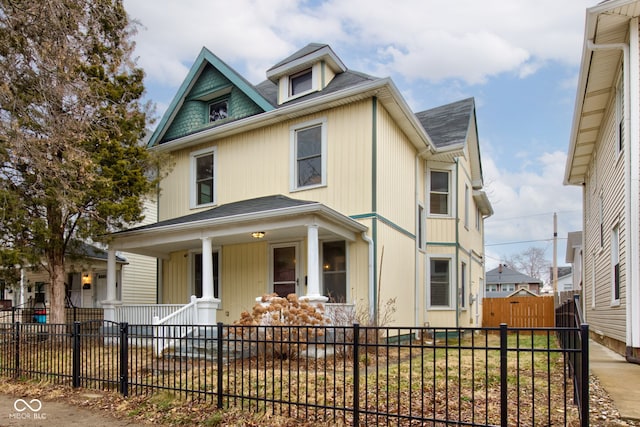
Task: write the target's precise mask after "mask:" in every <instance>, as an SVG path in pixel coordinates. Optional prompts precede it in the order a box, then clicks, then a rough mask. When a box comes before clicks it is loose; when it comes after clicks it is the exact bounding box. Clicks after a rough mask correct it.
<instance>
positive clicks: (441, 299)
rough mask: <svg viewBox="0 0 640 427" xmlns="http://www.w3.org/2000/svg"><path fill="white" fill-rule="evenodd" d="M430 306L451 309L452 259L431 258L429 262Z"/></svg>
mask: <svg viewBox="0 0 640 427" xmlns="http://www.w3.org/2000/svg"><path fill="white" fill-rule="evenodd" d="M429 305H430V306H431V307H442V308H445V307H446V308H448V307H451V259H450V258H431V259H430V262H429Z"/></svg>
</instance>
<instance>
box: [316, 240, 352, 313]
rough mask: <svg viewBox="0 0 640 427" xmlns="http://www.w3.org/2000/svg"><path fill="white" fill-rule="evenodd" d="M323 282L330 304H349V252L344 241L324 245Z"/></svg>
mask: <svg viewBox="0 0 640 427" xmlns="http://www.w3.org/2000/svg"><path fill="white" fill-rule="evenodd" d="M322 281H323V285H324V294H325V295H326V296H328V297H329V302H347V252H346V245H345V241H344V240H341V241H337V242H324V243H323V244H322Z"/></svg>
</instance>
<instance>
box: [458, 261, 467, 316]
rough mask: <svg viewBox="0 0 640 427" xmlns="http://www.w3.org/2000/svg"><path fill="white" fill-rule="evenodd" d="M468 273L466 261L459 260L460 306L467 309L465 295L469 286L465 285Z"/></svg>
mask: <svg viewBox="0 0 640 427" xmlns="http://www.w3.org/2000/svg"><path fill="white" fill-rule="evenodd" d="M467 281H468V274H467V263H466V262H464V261H461V262H460V297H459V298H460V308H461V309H463V310H466V309H467V303H468V301H467V299H468V298H467V295H466V293H467V292H469V286H467Z"/></svg>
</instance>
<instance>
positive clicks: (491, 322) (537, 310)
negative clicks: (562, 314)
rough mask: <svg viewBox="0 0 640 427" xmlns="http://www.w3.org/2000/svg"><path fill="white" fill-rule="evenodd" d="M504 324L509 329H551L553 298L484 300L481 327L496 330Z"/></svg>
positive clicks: (553, 308)
mask: <svg viewBox="0 0 640 427" xmlns="http://www.w3.org/2000/svg"><path fill="white" fill-rule="evenodd" d="M501 323H506V324H507V325H509V327H510V328H553V327H554V326H555V307H554V298H553V297H511V298H484V299H483V301H482V326H483V327H485V328H494V327H495V328H497V327H499V326H500V324H501Z"/></svg>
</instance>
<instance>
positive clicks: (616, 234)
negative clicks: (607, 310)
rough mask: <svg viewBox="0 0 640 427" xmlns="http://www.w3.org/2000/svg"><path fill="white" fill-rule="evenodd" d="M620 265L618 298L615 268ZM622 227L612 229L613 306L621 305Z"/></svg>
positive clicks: (616, 226)
mask: <svg viewBox="0 0 640 427" xmlns="http://www.w3.org/2000/svg"><path fill="white" fill-rule="evenodd" d="M616 265H618V296H617V298H616V283H615V280H616V278H615V266H616ZM621 287H622V286H621V283H620V227H619V226H618V224H616V225H615V227H613V228H612V229H611V306H619V305H620V293H621Z"/></svg>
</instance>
